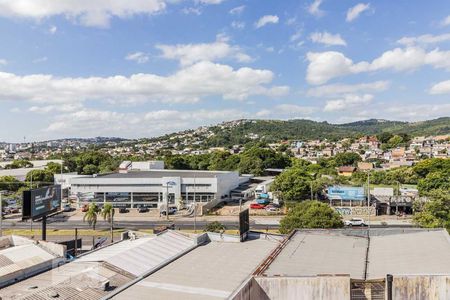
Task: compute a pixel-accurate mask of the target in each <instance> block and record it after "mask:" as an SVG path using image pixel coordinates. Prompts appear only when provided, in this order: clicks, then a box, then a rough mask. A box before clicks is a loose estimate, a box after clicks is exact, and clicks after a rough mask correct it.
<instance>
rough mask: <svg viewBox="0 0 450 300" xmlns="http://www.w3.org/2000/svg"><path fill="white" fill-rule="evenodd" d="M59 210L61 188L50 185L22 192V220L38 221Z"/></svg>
mask: <svg viewBox="0 0 450 300" xmlns="http://www.w3.org/2000/svg"><path fill="white" fill-rule="evenodd" d="M60 208H61V186H60V185H50V186H46V187H42V188H38V189H34V190H28V191H24V192H23V209H22V218H24V219H29V218H31V219H33V220H34V219H38V218H40V217H43V216H46V215H48V214H51V213H54V212H57V211H58V210H59V209H60Z"/></svg>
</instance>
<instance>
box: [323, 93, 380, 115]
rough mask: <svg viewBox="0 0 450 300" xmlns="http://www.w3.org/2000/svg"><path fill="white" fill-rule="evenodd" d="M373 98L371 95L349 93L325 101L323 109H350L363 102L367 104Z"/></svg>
mask: <svg viewBox="0 0 450 300" xmlns="http://www.w3.org/2000/svg"><path fill="white" fill-rule="evenodd" d="M372 100H373V95H370V94H364V95H362V96H361V95H355V94H349V95H345V96H344V97H343V98H342V99H336V100H329V101H327V103H326V105H325V107H324V109H323V110H324V111H327V112H330V111H340V110H345V109H350V108H354V107H358V106H361V105H364V104H368V103H370V102H371V101H372Z"/></svg>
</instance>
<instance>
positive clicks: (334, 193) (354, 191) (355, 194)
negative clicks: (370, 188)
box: [327, 186, 366, 201]
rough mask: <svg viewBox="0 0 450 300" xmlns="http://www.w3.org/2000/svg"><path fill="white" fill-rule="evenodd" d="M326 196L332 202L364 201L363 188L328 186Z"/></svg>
mask: <svg viewBox="0 0 450 300" xmlns="http://www.w3.org/2000/svg"><path fill="white" fill-rule="evenodd" d="M327 196H328V199H332V200H341V199H342V200H349V201H352V200H353V201H359V200H365V199H366V194H365V192H364V188H363V187H352V186H329V187H328V192H327Z"/></svg>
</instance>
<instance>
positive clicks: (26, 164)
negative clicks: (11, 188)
mask: <svg viewBox="0 0 450 300" xmlns="http://www.w3.org/2000/svg"><path fill="white" fill-rule="evenodd" d="M31 167H33V164H32V163H31V162H30V161H29V160H26V159H16V160H13V162H12V163H10V164H8V165H6V166H5V169H19V168H31Z"/></svg>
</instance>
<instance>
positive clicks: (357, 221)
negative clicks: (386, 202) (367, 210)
mask: <svg viewBox="0 0 450 300" xmlns="http://www.w3.org/2000/svg"><path fill="white" fill-rule="evenodd" d="M344 224H345V226H367V225H366V223H365V222H364V219H361V218H351V219H350V220H345V221H344Z"/></svg>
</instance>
